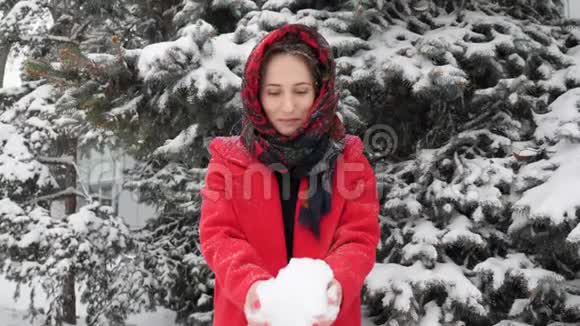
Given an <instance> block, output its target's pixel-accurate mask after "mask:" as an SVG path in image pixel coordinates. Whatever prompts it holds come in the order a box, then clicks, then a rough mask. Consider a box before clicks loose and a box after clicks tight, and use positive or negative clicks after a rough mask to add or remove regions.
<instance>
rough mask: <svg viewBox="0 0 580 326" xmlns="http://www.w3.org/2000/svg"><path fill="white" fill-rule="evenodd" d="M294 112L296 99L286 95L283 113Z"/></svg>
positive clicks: (283, 100) (283, 102)
mask: <svg viewBox="0 0 580 326" xmlns="http://www.w3.org/2000/svg"><path fill="white" fill-rule="evenodd" d="M292 111H294V99H292V95H285V96H284V98H283V99H282V112H284V113H291V112H292Z"/></svg>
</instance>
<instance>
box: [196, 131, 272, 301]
mask: <svg viewBox="0 0 580 326" xmlns="http://www.w3.org/2000/svg"><path fill="white" fill-rule="evenodd" d="M209 149H210V154H211V160H210V163H209V166H208V170H207V175H206V180H205V182H206V183H205V185H204V187H203V188H202V190H201V196H202V204H201V217H200V226H199V235H200V243H201V252H202V254H203V256H204V258H205V260H206V262H207V264H208V265H209V267H210V268H211V269H212V271H213V272H214V274H215V277H216V280H217V282H219V284H220V285H221V289H222V291H223V294H224V295H225V296H226V297H228V299H229V300H230V301H232V302H233V303H234V304H235V305H237V306H238V307H239V308H240V310H243V307H244V303H245V298H246V293H247V292H248V289H249V288H250V286H251V285H252V284H253V283H254V282H255V281H258V280H265V279H268V278H270V277H272V275H271V274H270V273H269V272H268V271H267V270H266V269H265V268H263V267H262V266H264V264H263V262H262V261H261V259H260V257H259V256H258V254H257V252H256V250H255V249H254V248H253V247H252V246H251V245H250V244H249V243H248V241H247V239H246V236H245V234H244V233H243V232H242V230H241V228H240V225H239V224H238V217H237V216H236V214H235V212H234V209H233V207H232V203H231V198H227V195H228V192H229V193H231V191H232V189H231V188H230V189H228V187H232V183H231V182H230V181H231V180H230V181H228V174H229V173H230V171H229V169H228V165H227V164H226V161H225V160H224V159H223V157H222V156H221V155H220V153H218V151H217V150H216V146H215V140H214V141H213V142H212V143H211V144H210V146H209Z"/></svg>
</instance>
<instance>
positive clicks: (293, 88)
mask: <svg viewBox="0 0 580 326" xmlns="http://www.w3.org/2000/svg"><path fill="white" fill-rule="evenodd" d="M261 87H262V89H261V91H260V103H261V104H262V108H263V109H264V112H265V113H266V116H267V117H268V119H269V120H270V122H272V125H273V126H274V128H276V130H277V131H278V132H279V133H280V134H282V135H285V136H290V135H292V134H293V133H294V132H295V131H296V130H298V128H300V127H301V126H302V125H303V124H304V122H305V121H306V119H307V118H308V113H309V111H310V107H311V106H312V103H313V102H314V96H315V94H314V80H313V77H312V74H311V72H310V70H309V69H308V66H307V65H306V63H305V62H304V61H303V60H302V59H301V58H299V57H296V56H293V55H287V54H276V55H274V56H272V58H271V59H270V61H269V63H268V65H267V66H266V67H265V71H264V76H263V80H262V86H261Z"/></svg>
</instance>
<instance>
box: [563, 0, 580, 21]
mask: <svg viewBox="0 0 580 326" xmlns="http://www.w3.org/2000/svg"><path fill="white" fill-rule="evenodd" d="M564 5H565V6H566V8H565V10H566V16H568V17H569V18H580V0H565V1H564Z"/></svg>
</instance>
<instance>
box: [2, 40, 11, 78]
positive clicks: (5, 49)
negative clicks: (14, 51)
mask: <svg viewBox="0 0 580 326" xmlns="http://www.w3.org/2000/svg"><path fill="white" fill-rule="evenodd" d="M11 48H12V44H3V45H0V88H2V87H4V72H5V71H6V60H8V54H10V49H11Z"/></svg>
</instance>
